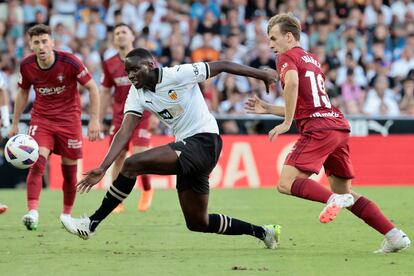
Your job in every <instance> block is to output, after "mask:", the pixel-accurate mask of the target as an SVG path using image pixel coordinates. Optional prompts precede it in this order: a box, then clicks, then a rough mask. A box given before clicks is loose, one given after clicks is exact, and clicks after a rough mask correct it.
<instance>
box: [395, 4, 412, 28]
mask: <svg viewBox="0 0 414 276" xmlns="http://www.w3.org/2000/svg"><path fill="white" fill-rule="evenodd" d="M392 2H393V3H392V4H391V11H392V14H393V15H394V16H395V17H396V18H397V20H398V22H399V23H404V21H405V16H406V14H407V13H411V14H414V3H413V2H412V1H411V0H397V1H392Z"/></svg>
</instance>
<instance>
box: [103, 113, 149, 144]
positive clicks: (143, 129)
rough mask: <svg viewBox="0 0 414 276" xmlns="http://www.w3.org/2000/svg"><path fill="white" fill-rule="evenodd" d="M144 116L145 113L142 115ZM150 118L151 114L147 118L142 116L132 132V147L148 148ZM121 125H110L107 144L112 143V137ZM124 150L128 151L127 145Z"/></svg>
mask: <svg viewBox="0 0 414 276" xmlns="http://www.w3.org/2000/svg"><path fill="white" fill-rule="evenodd" d="M144 114H145V113H144ZM150 118H151V113H149V116H143V117H142V118H141V120H140V121H139V123H138V125H137V127H136V128H135V129H134V132H133V133H132V136H131V140H130V142H132V146H137V147H149V146H150V144H151V136H152V134H151V132H150V131H149V127H150ZM121 124H122V123H119V124H113V125H111V128H110V129H109V135H110V136H109V138H110V139H109V144H111V143H112V140H113V139H114V135H115V134H116V133H117V132H118V130H119V129H120V128H121ZM125 149H126V150H128V149H129V143H128V144H127V145H126V146H125Z"/></svg>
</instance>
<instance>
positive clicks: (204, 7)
mask: <svg viewBox="0 0 414 276" xmlns="http://www.w3.org/2000/svg"><path fill="white" fill-rule="evenodd" d="M207 11H211V12H212V13H213V14H214V16H215V17H216V18H219V17H220V7H219V5H218V4H216V3H215V1H211V0H200V1H194V3H193V4H192V5H191V10H190V16H191V20H192V28H193V30H196V29H197V27H198V24H199V22H201V21H203V20H204V15H205V14H206V13H207Z"/></svg>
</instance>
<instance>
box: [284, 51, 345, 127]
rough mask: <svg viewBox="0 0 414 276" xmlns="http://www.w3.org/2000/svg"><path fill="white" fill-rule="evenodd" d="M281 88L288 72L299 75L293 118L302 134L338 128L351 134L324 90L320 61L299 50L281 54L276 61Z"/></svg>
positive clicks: (323, 76)
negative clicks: (293, 71) (292, 71)
mask: <svg viewBox="0 0 414 276" xmlns="http://www.w3.org/2000/svg"><path fill="white" fill-rule="evenodd" d="M276 67H277V72H278V73H279V76H280V80H281V83H282V87H284V86H285V73H286V72H287V71H289V70H295V71H296V72H298V76H299V91H298V99H297V103H296V110H295V115H294V118H295V120H296V125H297V128H298V130H299V131H300V132H307V131H313V130H326V129H339V130H347V131H349V130H350V128H349V124H348V122H347V121H346V120H345V118H344V116H343V114H342V113H341V111H339V109H337V108H336V107H334V106H332V105H331V102H330V101H329V97H328V94H327V93H326V91H325V74H324V73H323V72H322V70H321V64H320V63H319V60H318V58H317V57H316V56H315V55H314V54H311V53H308V52H306V51H305V50H303V49H302V48H300V47H294V48H292V49H290V50H288V51H286V52H284V53H283V54H281V55H279V58H278V62H277V66H276Z"/></svg>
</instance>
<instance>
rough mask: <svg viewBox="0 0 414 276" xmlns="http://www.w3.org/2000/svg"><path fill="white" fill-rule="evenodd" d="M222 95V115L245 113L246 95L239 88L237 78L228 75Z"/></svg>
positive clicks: (220, 107) (220, 108)
mask: <svg viewBox="0 0 414 276" xmlns="http://www.w3.org/2000/svg"><path fill="white" fill-rule="evenodd" d="M221 95H222V97H223V100H222V101H221V102H220V106H219V110H220V112H221V113H227V114H241V113H244V109H243V106H244V100H245V98H246V94H245V93H243V92H241V91H240V90H239V89H238V88H237V85H236V77H235V76H234V75H230V74H226V76H225V79H224V85H223V91H222V92H221Z"/></svg>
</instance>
